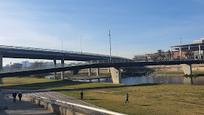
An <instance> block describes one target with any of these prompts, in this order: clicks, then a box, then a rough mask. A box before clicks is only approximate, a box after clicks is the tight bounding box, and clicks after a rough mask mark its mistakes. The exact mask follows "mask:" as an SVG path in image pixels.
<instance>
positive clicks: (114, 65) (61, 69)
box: [0, 60, 204, 83]
mask: <svg viewBox="0 0 204 115" xmlns="http://www.w3.org/2000/svg"><path fill="white" fill-rule="evenodd" d="M203 63H204V60H191V61H168V62H167V61H163V62H128V63H100V64H87V65H79V66H69V67H53V68H45V69H42V68H41V69H35V70H22V71H13V72H12V71H10V72H0V77H14V76H28V75H33V74H43V73H53V72H64V71H78V70H81V69H88V68H110V67H112V68H117V69H111V70H112V72H111V75H112V78H113V81H114V83H120V78H121V74H120V71H119V70H120V69H119V68H122V67H141V66H148V65H182V67H183V70H184V73H185V74H186V75H191V74H192V67H191V65H192V64H203ZM113 70H114V71H113Z"/></svg>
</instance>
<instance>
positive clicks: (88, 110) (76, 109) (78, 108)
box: [25, 96, 124, 115]
mask: <svg viewBox="0 0 204 115" xmlns="http://www.w3.org/2000/svg"><path fill="white" fill-rule="evenodd" d="M25 98H26V100H27V101H31V102H32V103H35V104H37V105H39V106H42V107H44V108H45V109H47V110H48V111H50V112H54V113H57V114H59V115H124V114H121V113H116V112H112V111H109V110H105V109H99V108H94V107H89V106H85V105H80V104H75V103H69V102H64V101H60V100H49V99H47V98H45V97H35V96H26V97H25Z"/></svg>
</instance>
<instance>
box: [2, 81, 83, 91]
mask: <svg viewBox="0 0 204 115" xmlns="http://www.w3.org/2000/svg"><path fill="white" fill-rule="evenodd" d="M78 84H83V82H76V81H71V80H60V81H52V82H43V83H31V84H20V85H12V86H1V87H0V88H6V89H26V90H28V89H30V90H39V89H51V88H57V87H63V86H69V85H78Z"/></svg>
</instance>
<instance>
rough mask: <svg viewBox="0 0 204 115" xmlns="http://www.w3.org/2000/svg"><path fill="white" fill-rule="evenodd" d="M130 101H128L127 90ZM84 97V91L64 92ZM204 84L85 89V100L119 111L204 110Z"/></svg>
mask: <svg viewBox="0 0 204 115" xmlns="http://www.w3.org/2000/svg"><path fill="white" fill-rule="evenodd" d="M126 92H128V93H129V103H128V104H125V103H124V99H125V94H126ZM63 93H64V94H65V95H69V96H72V97H75V98H77V99H80V95H79V94H80V91H71V92H63ZM203 97H204V86H191V85H154V86H134V87H127V88H114V89H101V90H95V91H93V90H92V91H84V101H86V102H88V103H91V104H95V105H97V106H100V107H103V108H106V109H110V110H113V111H117V112H122V113H127V114H132V115H134V114H139V115H149V114H157V115H164V114H165V115H174V114H185V115H199V114H204V111H203V110H204V98H203Z"/></svg>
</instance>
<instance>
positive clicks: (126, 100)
mask: <svg viewBox="0 0 204 115" xmlns="http://www.w3.org/2000/svg"><path fill="white" fill-rule="evenodd" d="M126 103H129V94H128V93H126V94H125V104H126Z"/></svg>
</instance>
